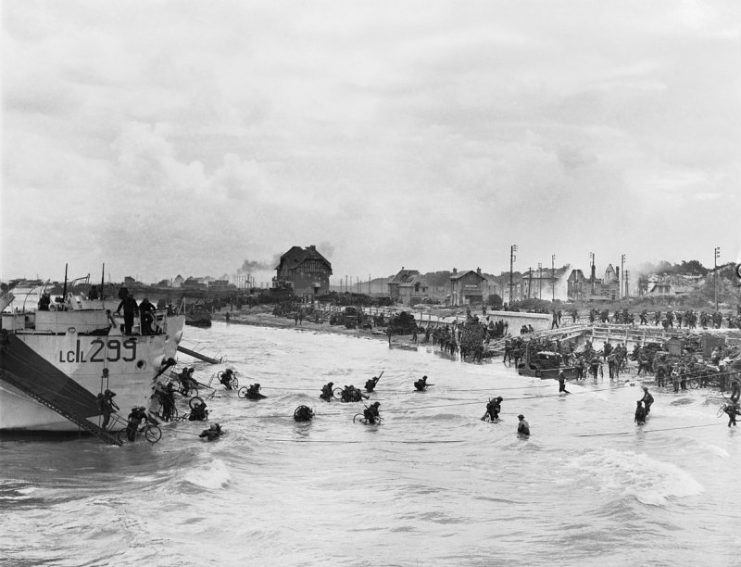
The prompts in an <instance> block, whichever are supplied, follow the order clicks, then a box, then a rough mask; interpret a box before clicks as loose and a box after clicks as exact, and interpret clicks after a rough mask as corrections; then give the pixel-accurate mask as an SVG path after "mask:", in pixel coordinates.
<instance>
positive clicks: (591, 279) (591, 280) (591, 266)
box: [589, 252, 594, 295]
mask: <svg viewBox="0 0 741 567" xmlns="http://www.w3.org/2000/svg"><path fill="white" fill-rule="evenodd" d="M589 283H590V284H591V287H592V295H594V252H590V253H589Z"/></svg>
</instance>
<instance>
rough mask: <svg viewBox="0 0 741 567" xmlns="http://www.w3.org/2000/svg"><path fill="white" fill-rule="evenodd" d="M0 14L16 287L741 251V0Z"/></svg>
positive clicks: (10, 260)
mask: <svg viewBox="0 0 741 567" xmlns="http://www.w3.org/2000/svg"><path fill="white" fill-rule="evenodd" d="M1 6H2V20H3V39H2V90H3V112H2V119H3V124H2V142H3V145H2V159H3V176H2V183H3V184H2V258H1V265H2V278H3V279H8V278H12V277H21V276H26V277H34V276H36V274H38V275H39V276H41V277H43V278H47V277H49V278H52V279H60V278H61V277H62V276H63V274H64V264H65V263H69V264H70V274H71V276H79V275H84V274H85V273H88V272H92V273H93V274H98V276H99V273H100V267H101V264H102V263H103V262H105V264H106V269H107V271H109V272H110V274H111V276H112V277H113V279H114V280H115V281H121V280H122V279H123V277H124V276H125V275H134V276H138V277H139V278H140V279H142V280H144V281H156V280H159V279H162V278H172V277H174V276H175V275H176V274H178V273H180V274H183V275H212V276H220V275H222V274H224V273H234V272H236V270H237V269H238V268H240V267H241V266H242V265H243V263H244V262H245V261H246V260H247V261H249V262H253V263H257V264H265V265H272V262H273V261H274V258H275V256H276V254H281V253H283V252H285V251H286V250H287V249H288V248H290V247H291V246H293V245H299V246H307V245H309V244H315V245H317V247H318V249H319V250H320V251H321V252H323V253H324V254H325V255H326V256H327V257H328V258H329V259H330V261H331V262H332V264H333V268H334V273H335V278H337V277H343V276H344V275H351V276H359V277H360V278H361V279H366V278H367V277H368V275H369V274H372V275H373V276H374V277H376V276H386V275H389V274H391V273H394V272H396V271H398V270H399V269H400V268H401V267H402V266H405V267H407V268H416V269H419V270H421V271H433V270H445V269H452V268H453V267H454V266H455V267H457V268H458V269H472V268H475V267H477V266H480V267H481V268H482V269H483V270H485V271H488V272H495V273H498V272H500V271H502V270H508V269H509V247H510V245H511V244H517V245H518V246H519V252H518V257H517V263H516V268H519V269H522V270H526V269H527V268H528V267H529V266H534V267H535V266H537V263H538V262H542V263H543V264H544V265H546V266H550V263H551V255H552V254H556V263H557V264H558V265H560V264H563V263H566V262H570V263H572V264H577V265H579V266H580V267H586V266H587V263H588V253H589V252H590V251H594V252H595V253H596V257H597V265H598V268H599V269H600V270H602V269H604V266H605V265H606V263H607V262H608V261H609V262H612V263H616V264H618V265H619V262H620V255H621V254H623V253H624V254H627V256H628V264H629V265H630V264H631V263H635V264H639V263H643V262H644V261H652V260H658V259H662V258H663V259H667V260H670V261H679V260H683V259H693V258H696V259H699V260H700V261H702V262H703V263H704V264H705V265H706V266H707V265H710V266H712V264H713V248H714V247H715V246H720V247H721V261H732V260H737V259H738V258H739V256H740V255H741V221H739V219H740V218H741V2H738V1H737V0H728V1H725V2H724V1H718V2H697V1H680V0H672V1H653V0H652V1H651V2H646V1H645V0H639V1H625V0H620V1H602V0H601V1H599V2H595V1H594V0H585V1H574V0H568V1H557V0H540V1H528V0H517V1H515V0H513V1H509V2H502V1H493V0H485V1H481V2H474V1H465V2H460V1H447V2H435V1H430V0H424V1H422V2H404V1H401V0H395V1H393V2H391V1H389V2H383V1H379V0H373V1H369V2H351V1H347V0H336V1H327V2H319V1H311V2H305V1H295V2H288V1H282V2H273V1H262V2H248V1H244V0H239V1H234V2H228V1H208V2H205V1H173V2H154V1H152V0H146V1H141V2H139V1H117V2H113V1H102V0H92V1H90V2H73V1H68V0H53V1H52V0H49V1H43V2H38V1H32V0H3V2H2V4H1ZM253 265H254V264H253ZM258 279H262V280H265V281H267V279H268V274H258Z"/></svg>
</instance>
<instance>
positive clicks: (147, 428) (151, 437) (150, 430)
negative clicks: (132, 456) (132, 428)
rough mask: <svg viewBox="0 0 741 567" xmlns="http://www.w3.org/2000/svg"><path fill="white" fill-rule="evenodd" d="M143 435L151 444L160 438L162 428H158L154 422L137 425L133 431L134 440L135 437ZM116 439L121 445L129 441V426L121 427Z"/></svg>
mask: <svg viewBox="0 0 741 567" xmlns="http://www.w3.org/2000/svg"><path fill="white" fill-rule="evenodd" d="M141 435H144V438H145V439H146V440H147V441H149V442H150V443H151V444H152V445H154V444H155V443H157V441H159V440H160V439H161V438H162V430H161V429H160V428H159V426H158V425H156V424H154V423H150V422H147V423H145V424H144V425H142V426H141V427H137V429H136V432H135V433H134V441H135V440H136V438H137V437H139V436H141ZM117 437H118V441H119V442H120V443H121V444H122V445H123V444H124V443H126V442H127V441H129V442H131V439H129V428H128V427H125V428H123V429H121V430H120V431H119V432H118V434H117Z"/></svg>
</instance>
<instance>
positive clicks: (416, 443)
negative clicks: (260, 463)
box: [265, 437, 466, 445]
mask: <svg viewBox="0 0 741 567" xmlns="http://www.w3.org/2000/svg"><path fill="white" fill-rule="evenodd" d="M265 441H276V442H278V443H354V444H357V443H364V444H368V443H371V444H379V443H391V444H402V445H437V444H446V443H465V442H466V440H465V439H455V440H446V441H445V440H444V441H400V440H391V439H389V440H384V441H345V440H340V441H327V440H313V439H305V440H302V439H278V438H275V437H266V438H265Z"/></svg>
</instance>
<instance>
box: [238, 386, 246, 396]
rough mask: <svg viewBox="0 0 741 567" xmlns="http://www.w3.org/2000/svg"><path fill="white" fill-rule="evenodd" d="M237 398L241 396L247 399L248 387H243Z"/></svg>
mask: <svg viewBox="0 0 741 567" xmlns="http://www.w3.org/2000/svg"><path fill="white" fill-rule="evenodd" d="M237 396H239V397H240V398H246V397H247V386H243V387H242V388H240V389H239V391H238V392H237Z"/></svg>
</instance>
